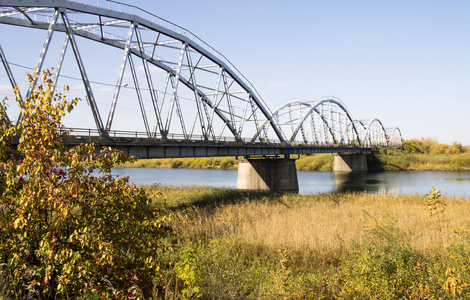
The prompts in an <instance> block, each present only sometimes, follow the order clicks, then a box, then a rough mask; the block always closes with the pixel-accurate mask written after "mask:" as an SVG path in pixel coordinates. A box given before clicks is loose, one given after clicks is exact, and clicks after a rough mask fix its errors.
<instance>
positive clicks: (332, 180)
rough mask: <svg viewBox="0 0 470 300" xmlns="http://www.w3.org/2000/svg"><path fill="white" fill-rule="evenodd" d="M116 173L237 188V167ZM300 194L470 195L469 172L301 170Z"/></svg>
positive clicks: (142, 180) (143, 181) (146, 180)
mask: <svg viewBox="0 0 470 300" xmlns="http://www.w3.org/2000/svg"><path fill="white" fill-rule="evenodd" d="M113 174H114V175H125V176H129V177H130V180H131V182H133V183H135V184H137V185H152V184H155V183H156V184H160V185H165V186H210V187H226V188H236V185H237V171H236V170H207V169H203V170H200V169H144V168H124V169H114V170H113ZM298 179H299V192H300V194H317V193H326V192H332V191H346V190H357V191H360V190H365V191H368V192H371V193H378V194H383V193H393V194H399V193H407V194H414V193H419V194H426V193H428V192H429V191H430V190H431V188H432V187H433V186H434V187H436V188H438V189H440V190H441V192H442V194H444V195H450V196H464V197H469V196H470V172H383V173H367V174H348V173H340V174H338V173H336V174H335V173H333V172H298Z"/></svg>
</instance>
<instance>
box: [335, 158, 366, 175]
mask: <svg viewBox="0 0 470 300" xmlns="http://www.w3.org/2000/svg"><path fill="white" fill-rule="evenodd" d="M333 172H367V158H366V155H365V154H335V158H334V162H333Z"/></svg>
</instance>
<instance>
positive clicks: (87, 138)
mask: <svg viewBox="0 0 470 300" xmlns="http://www.w3.org/2000/svg"><path fill="white" fill-rule="evenodd" d="M59 133H68V134H69V135H70V136H71V137H74V138H78V139H81V140H83V142H92V141H95V140H99V139H112V140H115V141H116V142H119V141H123V142H133V141H134V142H136V143H141V142H147V143H148V142H153V141H154V142H156V143H162V142H165V141H167V142H170V143H171V142H177V143H180V142H188V143H194V142H207V139H206V138H205V137H204V136H203V135H193V136H192V138H191V139H190V140H188V139H186V138H185V136H184V135H183V134H171V133H170V134H168V136H167V138H166V139H165V140H163V139H162V136H161V135H159V134H157V135H154V136H149V135H148V133H146V132H139V131H126V130H110V131H109V132H108V135H107V136H103V135H101V134H100V132H99V131H98V130H97V129H88V128H62V129H60V131H59ZM236 142H237V143H243V144H247V145H252V144H260V143H259V142H258V143H255V142H253V141H252V140H251V139H250V138H242V139H241V140H236V139H235V138H234V137H231V136H227V137H221V138H220V140H219V141H218V143H220V144H224V143H236ZM262 144H264V145H265V146H269V145H277V146H279V145H280V144H281V142H280V141H279V140H270V141H267V142H264V143H262ZM289 146H292V147H302V146H304V147H312V146H313V147H319V148H321V147H343V148H344V147H351V148H369V147H368V146H361V145H348V144H343V143H335V144H329V145H319V144H303V143H291V144H289Z"/></svg>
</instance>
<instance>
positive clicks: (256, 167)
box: [237, 156, 299, 193]
mask: <svg viewBox="0 0 470 300" xmlns="http://www.w3.org/2000/svg"><path fill="white" fill-rule="evenodd" d="M237 189H238V190H258V191H260V190H264V191H291V192H297V193H298V192H299V181H298V179H297V169H296V167H295V159H291V158H289V157H288V156H287V157H286V158H266V157H265V158H260V159H250V158H244V159H242V160H240V161H239V163H238V178H237Z"/></svg>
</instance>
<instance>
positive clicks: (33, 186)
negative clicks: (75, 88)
mask: <svg viewBox="0 0 470 300" xmlns="http://www.w3.org/2000/svg"><path fill="white" fill-rule="evenodd" d="M49 76H50V74H49V73H48V72H44V73H43V74H42V81H43V85H40V86H38V87H37V88H35V90H34V91H33V92H32V93H31V95H30V96H29V97H28V98H27V99H25V100H24V107H23V108H22V109H21V114H22V118H21V120H20V121H19V122H18V123H17V124H16V125H12V124H11V123H9V122H8V121H7V120H6V118H5V109H6V106H5V104H3V106H2V109H1V110H0V111H1V112H2V119H1V120H2V123H1V128H0V132H1V137H0V146H1V147H0V174H1V176H0V183H1V185H0V187H1V189H0V232H1V235H0V266H1V269H0V279H1V280H0V282H1V284H0V285H1V286H0V290H1V292H2V296H4V297H7V298H15V299H20V298H27V299H30V298H31V299H35V298H38V299H62V298H63V299H76V298H83V299H84V298H94V297H98V298H123V297H124V298H128V297H134V298H141V297H143V296H145V295H146V296H148V295H150V294H151V293H152V291H154V290H156V289H158V288H159V287H158V286H154V278H155V277H156V276H157V274H158V273H159V269H160V267H161V266H160V265H159V260H158V256H159V253H161V252H162V251H164V247H163V246H162V244H161V240H162V238H163V237H165V236H166V235H167V234H168V229H167V227H166V226H165V220H164V218H163V216H162V215H161V213H160V212H159V211H158V210H156V209H151V208H150V207H149V198H148V196H147V195H146V193H145V192H144V190H143V189H142V188H138V187H136V186H134V185H131V184H129V183H128V179H127V178H125V177H122V178H114V177H113V176H111V173H110V171H111V168H112V167H113V166H114V165H115V164H118V163H122V162H125V161H126V160H127V159H126V158H125V157H123V156H122V154H121V153H120V152H117V151H114V150H111V149H109V148H104V149H102V150H97V149H96V147H95V145H92V144H83V145H79V146H76V147H73V148H66V147H65V146H64V145H63V143H62V142H61V141H62V140H63V139H64V138H66V137H67V134H62V133H60V132H61V128H62V125H61V120H62V117H63V116H64V115H65V113H66V111H68V112H70V111H71V110H72V109H73V107H74V106H75V105H76V104H77V102H78V99H73V100H71V101H68V100H66V99H65V96H64V95H63V94H60V93H59V94H54V93H53V83H52V80H51V79H50V77H49ZM29 79H30V82H33V81H34V78H33V77H32V76H30V77H29ZM12 143H14V144H17V146H16V147H13V146H11V145H12Z"/></svg>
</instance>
